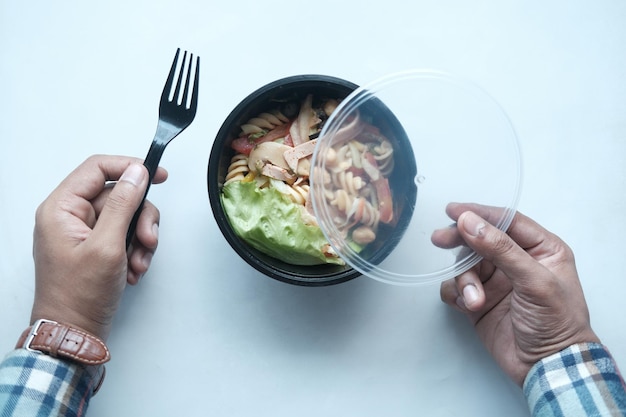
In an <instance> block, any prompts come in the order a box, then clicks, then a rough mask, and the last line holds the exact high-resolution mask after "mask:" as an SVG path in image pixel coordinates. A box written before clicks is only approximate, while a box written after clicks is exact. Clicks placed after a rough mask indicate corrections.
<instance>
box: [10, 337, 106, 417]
mask: <svg viewBox="0 0 626 417" xmlns="http://www.w3.org/2000/svg"><path fill="white" fill-rule="evenodd" d="M94 380H95V378H94V376H93V374H92V373H90V372H89V371H87V370H86V369H85V368H83V367H81V366H79V365H77V364H73V363H70V362H66V361H63V360H59V359H56V358H53V357H50V356H47V355H43V354H40V353H36V352H29V351H27V350H26V349H17V350H14V351H12V352H11V353H9V354H8V355H7V356H6V357H5V358H4V360H3V361H2V362H0V416H1V417H17V416H38V417H43V416H83V415H85V412H86V411H87V406H88V404H89V400H90V398H91V396H92V392H93V388H94Z"/></svg>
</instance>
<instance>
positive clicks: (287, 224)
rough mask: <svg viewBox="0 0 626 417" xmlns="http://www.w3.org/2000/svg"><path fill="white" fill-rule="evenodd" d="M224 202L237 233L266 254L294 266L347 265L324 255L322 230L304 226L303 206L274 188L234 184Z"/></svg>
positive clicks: (229, 186) (241, 183)
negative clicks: (301, 211) (301, 212)
mask: <svg viewBox="0 0 626 417" xmlns="http://www.w3.org/2000/svg"><path fill="white" fill-rule="evenodd" d="M221 199H222V206H223V207H224V211H225V212H226V215H227V216H228V219H229V221H230V224H231V226H232V228H233V229H234V231H235V233H236V234H237V235H238V236H239V237H240V238H242V239H243V240H244V241H245V242H246V243H248V244H249V245H250V246H252V247H254V248H256V249H258V250H260V251H262V252H263V253H265V254H267V255H269V256H272V257H274V258H277V259H280V260H282V261H284V262H286V263H290V264H293V265H319V264H323V263H334V264H339V265H343V264H344V262H343V260H342V259H341V258H339V257H327V256H326V255H325V254H324V252H323V251H322V249H323V248H324V247H325V246H326V245H328V241H327V240H326V238H325V237H324V234H323V233H322V231H321V229H320V228H319V227H318V226H311V225H307V224H305V223H304V222H303V221H302V217H301V214H300V210H301V209H302V208H301V206H300V205H298V204H296V203H294V202H292V201H291V200H290V199H289V198H288V197H287V196H285V195H284V194H282V193H280V192H279V191H278V190H276V189H275V188H274V187H271V186H270V187H266V188H258V187H257V186H256V183H255V182H254V181H251V182H241V181H235V182H231V183H229V184H227V185H226V186H225V187H224V188H223V190H222V196H221Z"/></svg>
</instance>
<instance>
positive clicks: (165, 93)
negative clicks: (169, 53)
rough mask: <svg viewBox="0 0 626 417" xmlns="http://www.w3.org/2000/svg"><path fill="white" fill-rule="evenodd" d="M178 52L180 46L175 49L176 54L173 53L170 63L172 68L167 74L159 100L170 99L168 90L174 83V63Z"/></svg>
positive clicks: (170, 89) (176, 60) (176, 62)
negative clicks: (172, 59) (172, 60)
mask: <svg viewBox="0 0 626 417" xmlns="http://www.w3.org/2000/svg"><path fill="white" fill-rule="evenodd" d="M179 54H180V48H178V49H176V55H174V62H173V63H172V68H171V69H170V73H169V75H168V76H167V81H166V82H165V87H163V93H161V102H163V101H169V99H170V92H171V91H172V84H173V83H174V74H176V64H178V55H179Z"/></svg>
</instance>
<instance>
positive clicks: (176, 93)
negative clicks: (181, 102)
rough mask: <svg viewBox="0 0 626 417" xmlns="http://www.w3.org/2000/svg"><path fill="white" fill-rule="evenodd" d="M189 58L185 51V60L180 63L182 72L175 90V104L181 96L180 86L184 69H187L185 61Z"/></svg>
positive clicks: (173, 99)
mask: <svg viewBox="0 0 626 417" xmlns="http://www.w3.org/2000/svg"><path fill="white" fill-rule="evenodd" d="M186 60H187V51H185V52H184V53H183V62H182V63H181V64H180V72H179V73H178V81H176V89H175V90H174V97H173V98H172V101H173V102H174V104H177V103H178V97H179V96H180V88H181V84H182V82H183V69H185V61H186Z"/></svg>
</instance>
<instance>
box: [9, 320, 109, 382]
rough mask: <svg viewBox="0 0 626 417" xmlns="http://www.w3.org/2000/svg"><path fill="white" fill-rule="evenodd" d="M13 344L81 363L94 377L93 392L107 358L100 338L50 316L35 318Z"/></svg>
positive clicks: (100, 378) (102, 379)
mask: <svg viewBox="0 0 626 417" xmlns="http://www.w3.org/2000/svg"><path fill="white" fill-rule="evenodd" d="M16 348H18V349H19V348H23V349H26V350H29V351H31V352H38V353H43V354H46V355H49V356H52V357H55V358H60V359H65V360H68V361H71V362H74V363H77V364H79V365H81V366H83V367H84V368H85V369H86V370H87V371H88V372H89V374H90V376H91V377H92V378H93V380H94V381H96V384H95V385H94V389H93V394H95V393H96V392H97V391H98V389H99V388H100V386H101V385H102V381H104V374H105V370H104V366H103V365H104V364H105V363H106V362H108V361H109V360H110V359H111V354H110V352H109V349H108V348H107V346H106V345H105V344H104V342H103V341H102V340H100V339H99V338H97V337H96V336H94V335H92V334H89V333H87V332H85V331H83V330H80V329H76V328H74V327H72V326H69V325H67V324H64V323H59V322H56V321H52V320H45V319H41V320H37V321H36V322H35V323H34V324H33V325H32V326H31V327H29V328H27V329H26V330H24V332H23V333H22V336H21V337H20V339H19V340H18V342H17V345H16Z"/></svg>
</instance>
